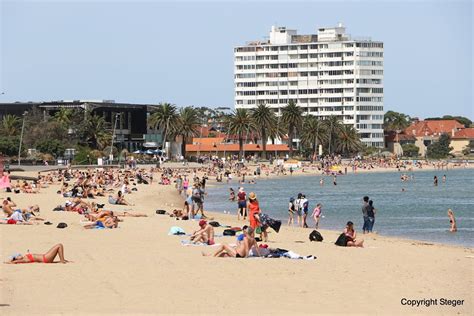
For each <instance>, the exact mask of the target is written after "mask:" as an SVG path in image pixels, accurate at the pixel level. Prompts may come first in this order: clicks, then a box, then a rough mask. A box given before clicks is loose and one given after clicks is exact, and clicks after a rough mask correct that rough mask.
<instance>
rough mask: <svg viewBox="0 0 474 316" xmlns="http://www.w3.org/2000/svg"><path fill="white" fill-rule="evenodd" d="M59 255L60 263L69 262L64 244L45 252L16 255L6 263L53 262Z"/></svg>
mask: <svg viewBox="0 0 474 316" xmlns="http://www.w3.org/2000/svg"><path fill="white" fill-rule="evenodd" d="M58 255H59V262H60V263H67V262H69V261H67V260H66V259H64V247H63V244H57V245H54V246H53V247H52V248H51V249H49V250H48V252H46V253H45V254H32V253H27V254H26V255H24V256H23V255H21V254H18V255H15V256H13V257H12V258H11V259H10V261H7V262H5V263H10V264H16V263H34V262H38V263H53V262H54V259H55V258H56V256H58Z"/></svg>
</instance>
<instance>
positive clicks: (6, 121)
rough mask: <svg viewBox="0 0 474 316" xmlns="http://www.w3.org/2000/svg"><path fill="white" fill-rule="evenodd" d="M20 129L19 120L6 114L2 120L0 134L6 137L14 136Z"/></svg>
mask: <svg viewBox="0 0 474 316" xmlns="http://www.w3.org/2000/svg"><path fill="white" fill-rule="evenodd" d="M20 128H21V120H20V118H19V117H18V116H16V115H11V114H7V115H5V116H4V117H3V118H2V126H1V132H2V134H3V135H6V136H14V135H16V134H19V132H20Z"/></svg>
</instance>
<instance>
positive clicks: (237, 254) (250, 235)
mask: <svg viewBox="0 0 474 316" xmlns="http://www.w3.org/2000/svg"><path fill="white" fill-rule="evenodd" d="M253 246H255V249H256V250H257V253H258V254H259V255H260V253H259V252H258V245H257V242H256V241H255V231H254V229H253V228H252V227H247V229H246V230H244V238H243V240H242V241H241V242H240V243H238V244H237V245H236V246H235V247H231V246H229V245H227V244H222V245H221V246H220V247H219V248H218V249H217V251H216V252H215V253H214V254H213V255H212V256H214V257H231V258H247V257H248V256H249V252H250V249H251V248H252V247H253ZM202 255H203V256H210V255H208V254H205V253H203V254H202Z"/></svg>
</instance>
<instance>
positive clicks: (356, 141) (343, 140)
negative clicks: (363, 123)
mask: <svg viewBox="0 0 474 316" xmlns="http://www.w3.org/2000/svg"><path fill="white" fill-rule="evenodd" d="M338 130H339V133H338V135H337V138H336V143H335V147H336V152H339V153H341V154H344V155H348V154H351V153H356V152H358V151H360V150H362V148H363V146H362V142H361V141H360V137H359V134H358V132H357V130H356V129H355V128H354V126H352V125H344V124H341V126H340V127H339V129H338Z"/></svg>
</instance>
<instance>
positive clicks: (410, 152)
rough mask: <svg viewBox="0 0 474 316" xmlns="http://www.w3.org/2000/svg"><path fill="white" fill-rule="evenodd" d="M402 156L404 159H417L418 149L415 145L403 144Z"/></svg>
mask: <svg viewBox="0 0 474 316" xmlns="http://www.w3.org/2000/svg"><path fill="white" fill-rule="evenodd" d="M402 149H403V155H404V156H405V157H418V155H419V152H420V148H418V146H416V145H415V144H404V145H402Z"/></svg>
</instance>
